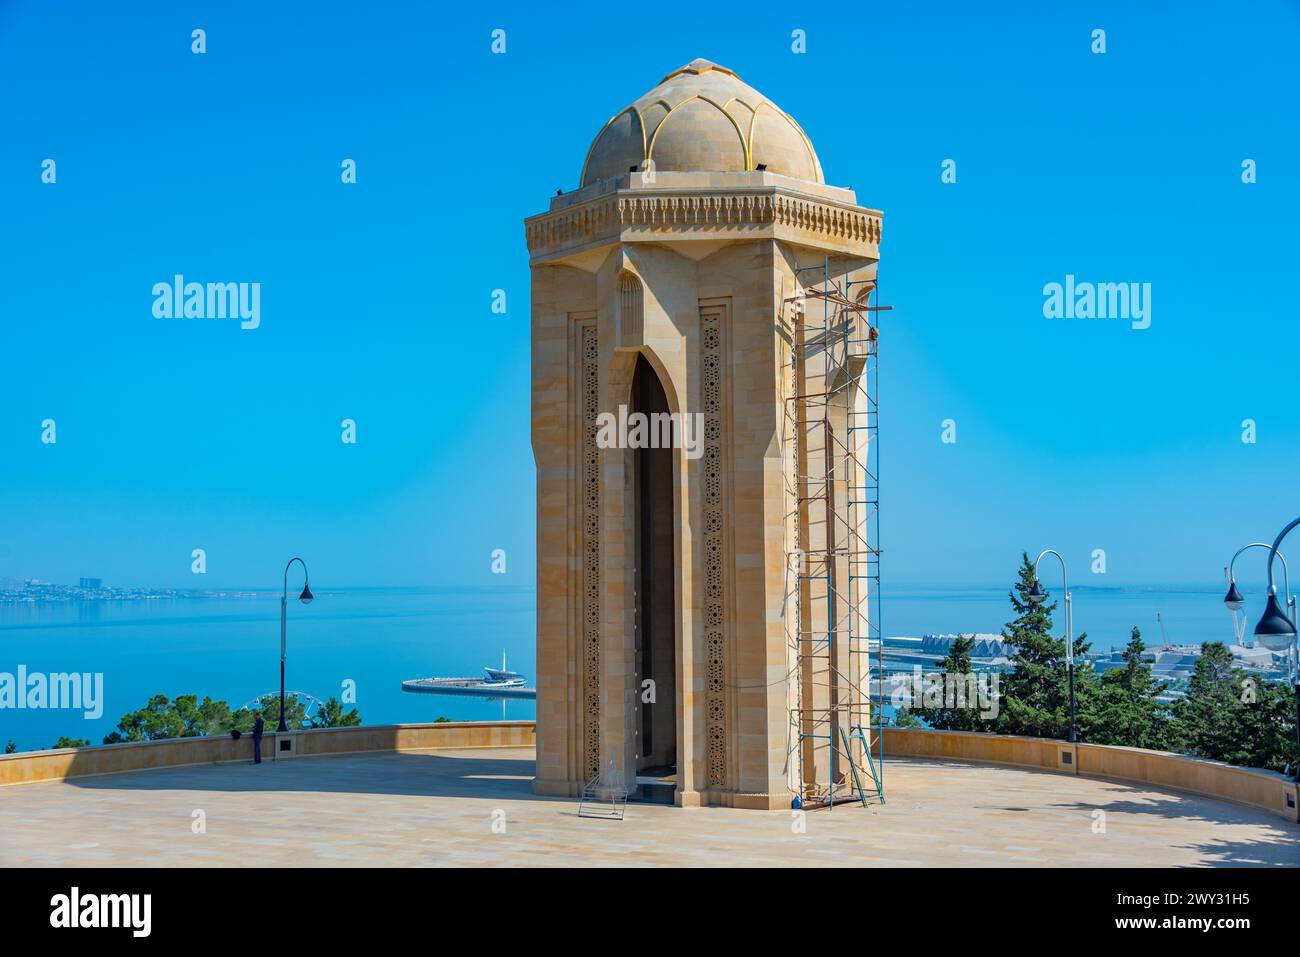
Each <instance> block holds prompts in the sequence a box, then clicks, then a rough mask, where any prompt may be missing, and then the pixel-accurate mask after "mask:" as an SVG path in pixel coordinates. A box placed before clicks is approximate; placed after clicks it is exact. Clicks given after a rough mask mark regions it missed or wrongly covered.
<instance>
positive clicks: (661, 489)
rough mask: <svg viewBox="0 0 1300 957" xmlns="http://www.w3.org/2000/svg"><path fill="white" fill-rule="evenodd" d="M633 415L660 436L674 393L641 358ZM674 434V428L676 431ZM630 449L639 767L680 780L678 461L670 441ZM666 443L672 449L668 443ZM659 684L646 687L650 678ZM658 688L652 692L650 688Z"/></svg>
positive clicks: (634, 385) (633, 391)
mask: <svg viewBox="0 0 1300 957" xmlns="http://www.w3.org/2000/svg"><path fill="white" fill-rule="evenodd" d="M630 405H631V408H630V409H629V412H630V413H636V412H640V413H643V414H644V415H645V416H646V418H647V420H648V421H649V422H650V423H651V426H650V428H649V430H648V432H649V434H650V435H653V436H654V437H655V438H656V439H658V438H661V437H662V435H663V434H664V433H663V430H661V429H659V428H657V427H655V423H661V422H667V421H669V420H668V418H667V416H668V413H669V412H670V409H669V405H668V397H667V395H666V394H665V392H664V387H663V383H662V382H660V380H659V376H658V374H657V373H656V372H655V370H654V367H653V366H652V365H651V364H650V363H649V362H647V361H646V359H645V357H644V356H638V357H637V360H636V367H635V370H634V371H633V374H632V389H631V403H630ZM668 434H671V432H669V433H668ZM641 445H642V447H640V448H636V449H631V450H629V455H630V458H631V468H632V476H633V480H632V490H633V511H634V523H633V524H634V528H635V539H634V541H635V545H634V548H635V552H634V554H635V569H636V571H635V575H634V589H635V613H634V629H633V636H634V660H635V672H636V681H635V689H636V705H635V709H636V714H635V721H634V727H635V728H636V773H637V775H638V777H640V776H647V777H656V778H664V779H669V780H671V779H673V778H675V776H676V772H677V618H678V616H677V594H676V591H677V589H676V585H675V578H676V574H677V563H676V559H675V555H676V542H675V524H676V522H675V514H674V500H673V465H674V460H675V455H676V452H675V450H674V449H673V448H672V447H671V445H670V444H669V443H664V442H662V441H654V442H643V443H641ZM650 445H653V446H658V447H646V446H650ZM664 446H667V447H664ZM647 681H650V682H652V685H650V686H647V685H646V682H647ZM647 688H653V694H647V693H646V690H647Z"/></svg>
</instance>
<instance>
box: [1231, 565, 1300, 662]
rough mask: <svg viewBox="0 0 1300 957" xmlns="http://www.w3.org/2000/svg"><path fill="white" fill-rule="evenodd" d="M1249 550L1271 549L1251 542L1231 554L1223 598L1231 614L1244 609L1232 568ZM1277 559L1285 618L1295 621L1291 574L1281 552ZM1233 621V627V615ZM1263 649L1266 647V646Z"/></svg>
mask: <svg viewBox="0 0 1300 957" xmlns="http://www.w3.org/2000/svg"><path fill="white" fill-rule="evenodd" d="M1250 548H1272V546H1271V545H1269V544H1268V542H1251V543H1250V544H1249V545H1242V546H1241V548H1239V549H1237V551H1236V552H1234V553H1233V556H1232V561H1230V562H1228V594H1226V595H1224V596H1223V604H1224V605H1226V606H1227V608H1228V610H1229V611H1231V612H1238V611H1241V610H1242V609H1243V608H1245V607H1246V599H1245V598H1243V597H1242V594H1241V592H1240V591H1238V590H1237V576H1236V575H1234V574H1233V567H1234V566H1235V565H1236V564H1237V556H1238V555H1240V554H1241V553H1242V552H1244V551H1246V550H1247V549H1250ZM1277 557H1278V558H1280V559H1282V591H1283V593H1284V594H1285V595H1286V608H1287V617H1288V618H1290V619H1291V620H1292V621H1295V595H1293V594H1291V572H1290V570H1289V569H1288V568H1287V564H1286V556H1285V555H1283V554H1282V553H1281V552H1278V553H1277ZM1271 564H1272V560H1271V559H1270V565H1271ZM1233 621H1234V627H1235V622H1236V615H1235V614H1234V615H1233ZM1244 629H1245V625H1244V624H1243V625H1242V630H1243V633H1244ZM1237 637H1238V638H1240V637H1241V635H1238V636H1237ZM1265 647H1267V645H1266V646H1265ZM1270 650H1272V649H1270Z"/></svg>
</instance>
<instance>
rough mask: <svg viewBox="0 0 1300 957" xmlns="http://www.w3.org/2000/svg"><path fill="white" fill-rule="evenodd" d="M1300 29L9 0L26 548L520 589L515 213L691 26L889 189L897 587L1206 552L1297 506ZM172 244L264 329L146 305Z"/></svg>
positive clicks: (116, 559) (1248, 19)
mask: <svg viewBox="0 0 1300 957" xmlns="http://www.w3.org/2000/svg"><path fill="white" fill-rule="evenodd" d="M196 27H201V28H203V29H205V30H206V31H207V45H208V49H207V53H206V54H204V55H201V56H199V55H195V54H193V53H191V50H190V44H191V39H190V32H191V30H193V29H194V28H196ZM1098 27H1100V28H1103V29H1105V30H1106V33H1107V52H1106V53H1105V54H1104V55H1095V54H1093V53H1092V52H1090V33H1091V31H1092V30H1093V29H1094V28H1098ZM494 28H502V29H504V30H506V36H507V52H506V54H505V55H493V54H492V53H491V52H490V49H489V45H490V33H491V31H492V30H493V29H494ZM794 29H802V30H804V31H806V35H807V52H806V53H805V54H802V55H797V54H794V53H792V52H791V49H790V44H791V31H792V30H794ZM1298 42H1300V6H1298V5H1297V4H1296V3H1295V2H1278V0H1261V2H1259V3H1255V4H1249V5H1247V4H1205V5H1200V6H1199V7H1198V9H1196V10H1195V11H1193V10H1192V8H1190V7H1188V6H1187V5H1186V4H1176V3H1144V4H1140V5H1138V4H1131V3H1089V4H1072V3H1059V4H1056V3H1054V4H1037V3H1020V4H1008V5H1002V9H1001V10H1000V11H999V10H997V9H995V8H992V7H990V6H989V5H987V4H975V3H967V4H957V3H943V2H939V3H929V4H924V5H920V4H912V3H892V4H869V5H868V4H857V5H844V6H837V5H835V4H817V5H814V6H812V7H810V8H807V9H797V8H794V7H789V6H786V7H784V8H782V7H781V6H780V5H771V4H768V5H763V4H758V5H753V4H745V5H740V4H737V5H705V4H691V5H673V4H654V5H649V6H647V5H645V4H624V5H613V6H611V5H608V4H603V5H598V6H597V5H591V6H590V7H589V8H588V10H587V12H586V13H584V12H583V5H582V4H570V5H567V6H566V10H565V12H563V13H560V12H553V11H550V10H548V9H546V8H544V7H542V6H540V5H535V4H533V5H524V4H518V3H509V4H506V3H500V4H481V5H474V6H473V7H472V9H470V10H468V11H466V10H448V9H446V8H444V7H443V6H442V5H434V4H420V5H414V4H406V3H400V4H399V3H383V2H372V3H368V4H365V5H361V6H357V5H353V4H347V5H343V4H332V3H312V4H306V3H299V2H294V3H277V4H274V5H269V4H264V3H222V4H215V3H211V4H187V3H176V2H168V3H139V4H132V5H130V6H129V8H125V9H124V8H122V7H121V6H120V5H119V6H111V7H109V6H104V5H103V4H96V3H88V2H87V3H74V2H61V3H57V4H55V3H48V2H46V3H38V2H26V0H4V2H0V116H3V118H4V132H3V141H2V143H0V225H2V227H3V228H2V229H0V278H3V285H4V291H5V302H4V308H3V313H2V314H0V516H3V520H2V521H0V575H7V576H18V577H26V576H36V577H39V578H42V579H52V580H55V581H69V580H75V579H76V578H77V577H78V576H80V575H96V576H102V577H103V578H105V579H106V580H108V581H111V582H115V583H121V584H152V585H168V586H174V587H225V586H273V585H275V584H276V581H277V577H278V573H279V569H280V568H281V567H282V563H283V561H284V559H285V558H287V557H288V556H289V555H290V554H294V553H298V554H304V555H306V556H308V558H309V561H310V563H311V564H312V575H313V581H314V582H318V583H319V585H320V587H325V586H326V585H327V584H328V585H331V586H345V585H385V584H400V585H420V584H454V583H485V582H488V581H490V578H489V575H490V571H489V562H490V553H491V550H492V549H494V548H505V549H506V550H507V554H508V570H509V577H510V579H511V581H512V582H513V583H515V584H521V585H526V584H531V582H532V575H533V552H532V540H533V530H534V501H533V482H534V470H533V460H532V454H531V450H530V448H529V436H528V416H529V408H528V401H529V396H528V382H529V356H528V345H529V344H528V267H527V251H526V249H525V245H524V240H523V226H522V220H523V218H524V217H525V216H528V215H531V214H533V213H537V212H540V211H543V210H544V209H545V208H546V205H547V202H548V200H549V198H550V196H551V195H553V194H554V192H555V190H556V188H558V187H563V188H564V189H566V190H568V189H571V188H573V187H575V186H576V185H577V178H578V175H579V171H580V168H581V164H582V159H583V155H584V153H585V151H586V148H587V146H588V144H589V142H590V141H591V139H592V138H593V137H594V136H595V134H596V133H597V132H598V131H599V129H600V127H601V125H602V124H603V122H604V121H605V120H606V119H607V118H608V117H609V116H610V115H612V114H613V113H615V112H617V111H618V110H619V109H621V108H622V107H623V106H624V105H626V103H628V102H630V101H632V100H633V99H634V98H636V97H637V96H638V95H640V94H641V93H642V92H644V91H645V90H647V89H649V88H650V87H651V86H653V85H654V84H655V83H656V82H657V81H658V80H659V79H660V77H662V76H663V75H664V74H665V73H667V72H669V71H670V70H672V69H673V68H675V67H677V66H679V65H681V64H683V63H685V62H687V61H689V60H691V59H693V58H695V57H700V56H703V57H707V58H709V59H713V60H715V61H717V62H719V63H722V64H724V65H726V66H728V67H730V68H732V69H733V70H735V71H736V72H737V73H739V74H740V76H741V77H742V78H743V79H744V80H745V81H746V82H748V83H749V84H751V85H752V86H754V87H756V88H758V89H760V90H762V91H763V92H764V93H766V94H767V95H768V96H770V97H772V98H773V99H774V100H775V101H776V102H777V103H779V104H780V105H781V106H782V107H784V108H785V109H786V110H788V111H789V112H790V113H791V114H792V115H794V116H795V117H796V118H797V119H798V120H799V122H800V123H801V125H802V126H803V127H804V129H805V130H806V131H807V132H808V134H809V135H810V137H811V138H812V140H813V142H814V144H815V145H816V147H817V149H818V152H819V154H820V157H821V161H822V166H823V168H824V170H825V172H826V176H827V180H828V181H829V182H831V183H834V184H837V185H847V186H852V187H853V188H854V189H856V190H857V194H858V199H859V201H860V202H861V203H862V204H864V205H867V206H872V207H876V208H881V209H883V210H884V211H885V234H884V243H883V245H882V264H881V286H882V293H883V298H884V300H885V301H887V302H890V303H892V304H893V305H894V307H895V308H894V311H893V312H892V313H889V314H888V315H887V316H886V318H885V319H884V320H883V322H884V333H883V335H884V340H883V342H884V345H883V349H882V356H883V358H882V374H881V375H882V377H881V388H882V401H883V410H884V411H883V417H882V423H883V428H884V432H883V435H882V446H881V448H882V454H883V489H882V495H883V503H884V511H883V516H882V521H883V532H884V545H885V548H886V556H885V564H884V572H885V576H886V581H887V582H888V581H891V580H892V581H896V582H899V583H908V584H913V583H922V582H930V583H933V584H935V585H936V586H940V587H943V586H946V585H949V584H953V585H958V584H985V583H999V582H1005V581H1007V580H1009V577H1010V576H1011V575H1012V574H1013V572H1014V569H1015V565H1016V562H1017V560H1018V557H1019V553H1020V551H1021V550H1022V549H1029V550H1031V551H1033V552H1036V551H1037V550H1038V549H1040V548H1042V547H1046V546H1048V545H1051V546H1054V547H1056V548H1058V549H1060V550H1061V551H1062V552H1064V553H1065V555H1066V557H1067V559H1068V560H1070V562H1071V565H1072V570H1073V571H1074V574H1075V577H1076V579H1080V580H1082V579H1084V578H1088V579H1089V580H1088V581H1087V582H1085V583H1088V584H1092V583H1095V584H1109V585H1140V584H1152V583H1180V584H1204V585H1207V586H1217V584H1218V583H1219V581H1220V578H1219V575H1220V569H1221V567H1222V565H1223V564H1224V563H1225V562H1226V560H1227V557H1228V555H1229V554H1230V552H1231V551H1232V549H1234V548H1235V547H1236V546H1237V545H1239V544H1242V543H1244V542H1246V541H1249V540H1252V539H1258V538H1266V537H1271V535H1272V534H1273V532H1274V531H1275V530H1276V529H1277V528H1279V527H1280V526H1281V525H1282V524H1283V523H1284V522H1286V521H1287V520H1289V519H1290V518H1291V517H1292V516H1293V515H1294V514H1295V513H1296V511H1297V506H1300V501H1298V500H1297V498H1296V496H1295V495H1294V493H1293V491H1292V490H1293V488H1294V485H1293V483H1292V480H1293V476H1294V475H1295V473H1296V467H1297V465H1300V419H1298V417H1297V413H1296V403H1295V401H1294V383H1295V377H1294V373H1293V371H1292V360H1291V357H1292V356H1295V355H1297V354H1300V352H1298V351H1297V349H1298V347H1300V330H1298V329H1297V325H1296V323H1295V321H1294V320H1295V317H1296V313H1297V307H1296V301H1295V295H1294V278H1293V277H1294V268H1295V267H1294V264H1295V262H1296V261H1297V257H1298V256H1300V235H1298V234H1297V230H1296V228H1295V225H1296V222H1297V219H1298V218H1300V217H1298V216H1297V213H1298V212H1300V189H1298V188H1297V185H1296V177H1297V170H1298V169H1300V163H1298V159H1300V157H1298V153H1300V150H1298V149H1297V147H1298V146H1300V115H1298V114H1300V106H1298V105H1297V102H1298V100H1297V97H1296V95H1295V91H1296V90H1297V89H1300V82H1298V80H1300V77H1298V76H1297V73H1300V58H1297V57H1296V56H1295V50H1296V47H1297V43H1298ZM345 157H346V158H353V159H355V160H356V161H357V164H358V182H357V184H356V185H354V186H345V185H342V184H341V183H340V180H339V171H340V163H341V161H342V160H343V159H344V158H345ZM45 158H53V159H55V160H56V162H57V164H58V165H57V171H58V181H57V183H56V184H55V185H46V184H43V183H41V181H40V173H41V162H42V160H44V159H45ZM947 158H952V159H955V160H956V162H957V170H958V182H957V183H956V184H955V185H944V184H942V183H941V182H940V164H941V162H942V161H943V160H944V159H947ZM1246 158H1250V159H1254V160H1255V161H1256V162H1257V164H1258V182H1257V183H1255V184H1253V185H1244V184H1243V183H1242V182H1241V162H1242V160H1243V159H1246ZM175 273H183V274H185V275H186V276H187V277H190V278H194V279H198V280H201V281H207V280H242V281H257V282H260V283H261V284H262V323H261V327H260V328H259V329H257V330H255V331H241V330H240V329H239V328H238V326H237V325H235V324H231V323H215V324H212V323H202V322H193V321H190V322H185V321H180V322H161V321H158V320H155V319H154V318H153V316H152V313H151V307H152V296H151V294H150V290H151V287H152V285H153V284H154V283H155V282H158V281H166V280H169V279H170V277H171V276H172V275H174V274H175ZM1067 273H1069V274H1074V275H1076V276H1077V277H1078V278H1079V279H1080V280H1092V281H1098V282H1127V281H1133V282H1149V283H1151V285H1152V311H1153V315H1152V324H1151V327H1150V328H1149V329H1146V330H1143V331H1137V330H1133V329H1130V328H1129V326H1128V325H1127V324H1126V323H1120V322H1102V321H1091V322H1090V321H1084V320H1076V321H1061V320H1048V319H1045V318H1044V317H1043V314H1042V303H1043V295H1042V288H1043V286H1044V284H1045V283H1048V282H1053V281H1056V282H1060V281H1063V280H1064V277H1065V275H1066V274H1067ZM498 288H500V289H504V290H506V293H507V312H506V314H505V315H497V314H494V313H493V312H492V311H491V308H490V307H491V295H492V290H494V289H498ZM1248 417H1249V418H1254V419H1256V420H1257V422H1258V430H1259V438H1258V442H1257V443H1256V444H1254V445H1246V444H1243V443H1242V442H1241V421H1242V419H1244V418H1248ZM45 418H53V419H55V420H56V422H57V428H58V442H57V444H56V445H54V446H49V445H42V444H41V442H40V433H41V428H40V423H41V421H42V420H43V419H45ZM344 418H353V419H355V420H356V422H357V426H358V442H357V444H356V445H355V446H347V445H344V444H343V443H341V442H340V440H339V431H340V429H339V423H340V421H341V420H342V419H344ZM948 418H951V419H954V420H955V421H956V423H957V437H958V441H957V442H956V443H955V444H951V445H945V444H943V443H941V442H940V433H941V422H942V421H943V420H944V419H948ZM196 547H202V548H204V549H205V550H206V552H207V556H208V574H207V575H206V576H205V578H203V579H202V580H196V577H195V576H193V575H191V574H190V552H191V549H193V548H196ZM1094 548H1104V549H1105V550H1106V553H1107V559H1108V574H1107V576H1106V577H1105V579H1104V580H1102V579H1099V578H1091V577H1090V576H1087V575H1086V567H1087V563H1088V559H1089V555H1090V553H1091V550H1092V549H1094Z"/></svg>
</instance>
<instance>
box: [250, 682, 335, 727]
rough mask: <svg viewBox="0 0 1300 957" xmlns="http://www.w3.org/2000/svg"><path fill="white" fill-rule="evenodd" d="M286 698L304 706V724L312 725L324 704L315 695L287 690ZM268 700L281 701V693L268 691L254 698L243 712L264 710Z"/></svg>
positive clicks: (286, 710)
mask: <svg viewBox="0 0 1300 957" xmlns="http://www.w3.org/2000/svg"><path fill="white" fill-rule="evenodd" d="M284 696H285V698H286V699H289V698H293V699H294V700H296V701H300V702H301V703H302V706H303V713H302V719H303V721H304V722H307V723H311V722H312V721H313V720H314V719H315V717H316V713H317V712H318V711H319V710H320V707H321V705H322V704H323V703H324V702H322V701H321V700H320V698H317V697H316V696H315V695H312V694H308V693H307V692H305V691H289V690H287V689H286V690H285V692H284ZM267 698H273V699H275V700H276V701H279V700H280V692H278V691H268V692H266V694H260V695H258V696H257V697H256V698H253V699H252V700H251V701H249V702H248V703H247V704H245V705H244V709H243V710H245V711H252V710H253V709H254V708H264V707H265V704H264V702H265V701H266V699H267ZM288 711H289V707H288V706H287V705H286V707H285V712H286V713H288Z"/></svg>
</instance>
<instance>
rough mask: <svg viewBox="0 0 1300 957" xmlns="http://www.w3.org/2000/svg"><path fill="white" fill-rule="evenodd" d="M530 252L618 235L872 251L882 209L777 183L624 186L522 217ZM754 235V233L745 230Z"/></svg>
mask: <svg viewBox="0 0 1300 957" xmlns="http://www.w3.org/2000/svg"><path fill="white" fill-rule="evenodd" d="M525 232H526V236H527V239H528V250H529V252H530V253H532V255H533V258H534V259H539V258H541V259H545V258H551V257H554V256H555V255H556V254H559V253H564V252H566V251H569V250H578V249H582V248H584V247H589V246H593V245H598V244H600V243H602V242H616V241H620V240H642V241H645V240H653V239H656V238H662V239H665V240H667V239H670V238H671V236H672V234H675V233H689V234H691V235H690V238H711V237H712V234H716V236H717V238H721V239H727V238H735V239H745V238H753V239H767V238H770V239H797V240H800V241H804V242H811V243H814V244H824V245H827V246H829V247H832V248H834V249H835V250H837V251H842V252H852V253H859V254H861V255H870V256H872V257H874V256H875V254H876V247H877V246H878V245H879V243H880V234H881V219H880V216H879V215H878V214H877V213H875V212H873V211H871V210H865V209H862V208H861V207H855V206H843V205H839V204H836V203H832V202H827V201H825V200H819V199H816V198H814V197H811V196H805V195H801V194H796V193H793V192H787V191H785V190H782V189H780V188H771V189H766V190H762V191H756V190H743V191H742V190H726V191H718V192H702V191H699V190H690V191H687V190H683V191H667V190H655V191H649V190H623V191H620V192H617V193H611V194H607V195H605V196H601V197H599V198H597V199H594V200H591V201H590V202H587V203H582V204H579V205H576V206H569V207H565V208H563V209H557V210H555V211H554V212H550V213H544V214H542V215H540V216H534V217H533V218H531V219H529V220H527V221H526V223H525ZM749 234H752V235H749Z"/></svg>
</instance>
